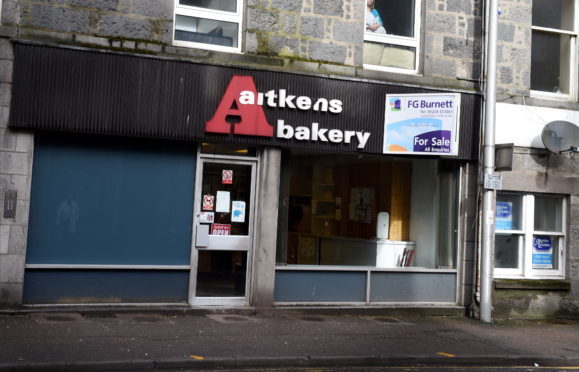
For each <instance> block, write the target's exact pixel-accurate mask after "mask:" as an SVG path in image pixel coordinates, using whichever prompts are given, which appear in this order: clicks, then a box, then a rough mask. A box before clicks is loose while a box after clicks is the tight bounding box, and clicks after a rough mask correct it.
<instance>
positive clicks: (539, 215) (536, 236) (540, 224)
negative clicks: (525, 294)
mask: <svg viewBox="0 0 579 372" xmlns="http://www.w3.org/2000/svg"><path fill="white" fill-rule="evenodd" d="M564 218H565V199H564V198H561V197H557V196H550V195H531V194H523V195H521V194H507V193H501V194H498V195H497V202H496V211H495V277H497V278H525V279H543V278H546V279H548V278H562V277H564V275H565V273H564V268H565V265H564V263H565V230H564V226H565V223H564Z"/></svg>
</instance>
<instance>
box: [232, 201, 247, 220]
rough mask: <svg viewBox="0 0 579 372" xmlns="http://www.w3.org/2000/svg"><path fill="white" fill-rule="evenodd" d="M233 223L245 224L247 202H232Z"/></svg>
mask: <svg viewBox="0 0 579 372" xmlns="http://www.w3.org/2000/svg"><path fill="white" fill-rule="evenodd" d="M231 222H245V202H244V201H239V200H234V201H233V202H231Z"/></svg>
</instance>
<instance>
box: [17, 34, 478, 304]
mask: <svg viewBox="0 0 579 372" xmlns="http://www.w3.org/2000/svg"><path fill="white" fill-rule="evenodd" d="M479 117H480V97H479V96H478V95H476V94H470V93H466V92H448V91H435V90H432V89H426V88H421V87H412V86H401V85H395V84H389V83H385V82H377V81H359V80H353V79H347V78H336V77H333V78H330V77H322V76H308V75H300V74H291V73H285V72H281V71H266V70H258V69H250V68H239V67H228V66H218V65H208V64H199V63H193V62H184V61H178V60H168V59H159V58H149V57H142V56H135V55H126V54H115V53H104V52H97V51H91V50H78V49H69V48H57V47H52V46H42V45H33V44H26V43H18V44H15V71H14V87H13V104H12V112H11V117H10V127H11V128H13V129H15V130H32V131H34V137H35V151H34V163H33V171H32V185H31V191H30V194H31V198H30V200H31V202H30V222H29V226H28V242H27V253H26V262H25V267H24V293H23V301H22V302H23V304H27V305H35V304H79V303H83V304H85V303H91V304H103V303H107V304H110V303H113V304H144V303H145V304H182V305H186V306H229V307H232V306H256V307H257V306H276V305H280V306H281V305H299V304H316V305H352V306H361V305H363V306H366V305H384V304H400V305H404V304H430V305H464V304H465V303H466V302H468V300H467V299H466V298H468V297H469V294H468V291H469V288H470V287H469V285H470V283H472V281H471V279H472V278H471V277H472V275H471V273H472V251H473V250H474V246H473V244H470V243H469V241H470V239H472V240H474V238H473V237H472V232H470V231H467V230H468V229H467V228H466V226H467V225H469V224H472V221H473V220H474V215H475V212H474V211H475V210H476V208H474V207H473V206H472V204H473V202H472V201H469V202H468V203H470V204H468V203H467V201H466V200H467V199H470V197H469V195H471V194H472V193H473V192H472V190H473V187H474V188H475V189H476V182H474V180H475V179H476V172H473V171H472V169H473V168H476V165H477V156H478V123H479ZM473 185H475V186H473ZM475 193H476V192H475Z"/></svg>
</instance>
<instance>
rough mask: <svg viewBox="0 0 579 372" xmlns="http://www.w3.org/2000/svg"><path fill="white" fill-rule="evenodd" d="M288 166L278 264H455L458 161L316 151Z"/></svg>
mask: <svg viewBox="0 0 579 372" xmlns="http://www.w3.org/2000/svg"><path fill="white" fill-rule="evenodd" d="M282 166H283V169H284V170H283V171H282V174H283V175H282V180H281V182H282V190H284V188H285V192H284V191H282V195H281V198H282V199H281V200H280V221H279V226H280V229H279V230H280V232H279V235H278V251H277V262H278V264H279V265H331V266H370V267H378V268H400V267H423V268H440V269H454V268H456V195H457V187H456V179H457V172H456V169H457V167H456V166H454V165H453V164H447V163H444V162H441V161H438V160H434V159H402V158H394V157H388V158H384V157H378V156H376V157H374V156H366V155H364V156H360V155H358V154H356V155H321V154H312V153H309V154H295V155H293V156H286V157H284V161H283V165H282ZM284 194H285V195H284Z"/></svg>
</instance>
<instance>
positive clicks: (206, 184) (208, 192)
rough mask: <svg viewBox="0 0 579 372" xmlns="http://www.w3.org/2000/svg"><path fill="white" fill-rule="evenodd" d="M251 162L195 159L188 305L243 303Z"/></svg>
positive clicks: (245, 298) (251, 212)
mask: <svg viewBox="0 0 579 372" xmlns="http://www.w3.org/2000/svg"><path fill="white" fill-rule="evenodd" d="M255 165H256V163H255V162H253V161H246V160H231V159H204V158H201V159H200V162H199V165H198V170H197V172H198V175H197V176H198V177H197V185H196V191H195V218H194V227H193V235H194V236H193V252H192V257H191V260H192V262H191V267H192V272H191V287H190V288H191V289H190V291H191V304H192V305H207V306H214V305H215V306H243V305H248V304H249V301H248V298H249V293H248V292H249V283H250V277H251V276H250V266H251V265H250V263H251V254H252V246H253V215H254V209H255V208H254V201H253V199H254V190H255V185H256V182H255V174H256V172H255Z"/></svg>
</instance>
